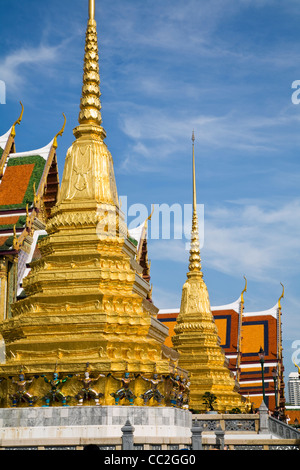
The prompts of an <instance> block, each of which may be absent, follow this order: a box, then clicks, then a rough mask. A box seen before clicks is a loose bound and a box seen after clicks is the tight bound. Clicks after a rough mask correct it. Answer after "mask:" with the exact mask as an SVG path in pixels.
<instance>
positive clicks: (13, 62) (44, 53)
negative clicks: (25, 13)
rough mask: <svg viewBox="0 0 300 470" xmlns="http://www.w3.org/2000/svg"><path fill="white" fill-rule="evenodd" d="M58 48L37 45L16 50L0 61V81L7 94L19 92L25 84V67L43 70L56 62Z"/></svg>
mask: <svg viewBox="0 0 300 470" xmlns="http://www.w3.org/2000/svg"><path fill="white" fill-rule="evenodd" d="M58 49H59V48H58V47H52V46H45V45H39V46H37V47H30V48H22V49H19V50H16V51H14V52H12V53H10V54H9V55H7V56H6V57H4V58H2V60H1V61H0V70H1V80H4V81H5V83H6V87H7V92H8V93H13V92H15V91H16V90H18V91H19V89H20V87H21V86H23V85H24V84H25V83H26V71H27V67H30V68H32V67H35V68H40V67H41V68H43V67H45V64H47V63H54V62H55V61H56V60H57V55H58Z"/></svg>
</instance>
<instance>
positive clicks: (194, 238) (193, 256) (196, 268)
mask: <svg viewBox="0 0 300 470" xmlns="http://www.w3.org/2000/svg"><path fill="white" fill-rule="evenodd" d="M192 142H193V219H192V233H191V248H190V258H189V261H190V264H189V272H188V277H190V276H193V275H195V274H196V275H198V276H199V275H200V276H201V277H202V276H203V273H202V270H201V258H200V242H199V227H198V215H197V195H196V170H195V145H194V143H195V134H194V131H193V134H192Z"/></svg>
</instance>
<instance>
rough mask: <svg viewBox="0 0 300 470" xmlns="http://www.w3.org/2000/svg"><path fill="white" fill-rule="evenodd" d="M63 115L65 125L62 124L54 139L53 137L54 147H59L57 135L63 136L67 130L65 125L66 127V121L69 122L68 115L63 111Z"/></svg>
mask: <svg viewBox="0 0 300 470" xmlns="http://www.w3.org/2000/svg"><path fill="white" fill-rule="evenodd" d="M63 117H64V123H63V126H62V128H61V130H60V131H59V132H58V133H57V134H56V135H55V136H54V139H53V147H54V148H57V137H58V136H60V137H61V136H62V135H63V133H64V132H65V127H66V123H67V118H66V116H65V115H64V113H63Z"/></svg>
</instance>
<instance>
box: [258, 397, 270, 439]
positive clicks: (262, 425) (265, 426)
mask: <svg viewBox="0 0 300 470" xmlns="http://www.w3.org/2000/svg"><path fill="white" fill-rule="evenodd" d="M258 412H259V434H268V433H269V411H268V408H267V405H266V404H265V402H264V401H262V403H261V405H260V407H259V409H258Z"/></svg>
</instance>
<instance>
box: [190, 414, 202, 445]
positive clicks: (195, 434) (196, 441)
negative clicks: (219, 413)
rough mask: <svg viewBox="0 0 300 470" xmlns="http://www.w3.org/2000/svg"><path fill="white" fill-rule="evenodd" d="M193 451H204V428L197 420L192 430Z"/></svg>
mask: <svg viewBox="0 0 300 470" xmlns="http://www.w3.org/2000/svg"><path fill="white" fill-rule="evenodd" d="M191 432H192V450H202V428H201V426H200V424H199V421H198V420H197V419H196V421H195V422H194V424H193V426H192V429H191Z"/></svg>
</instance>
